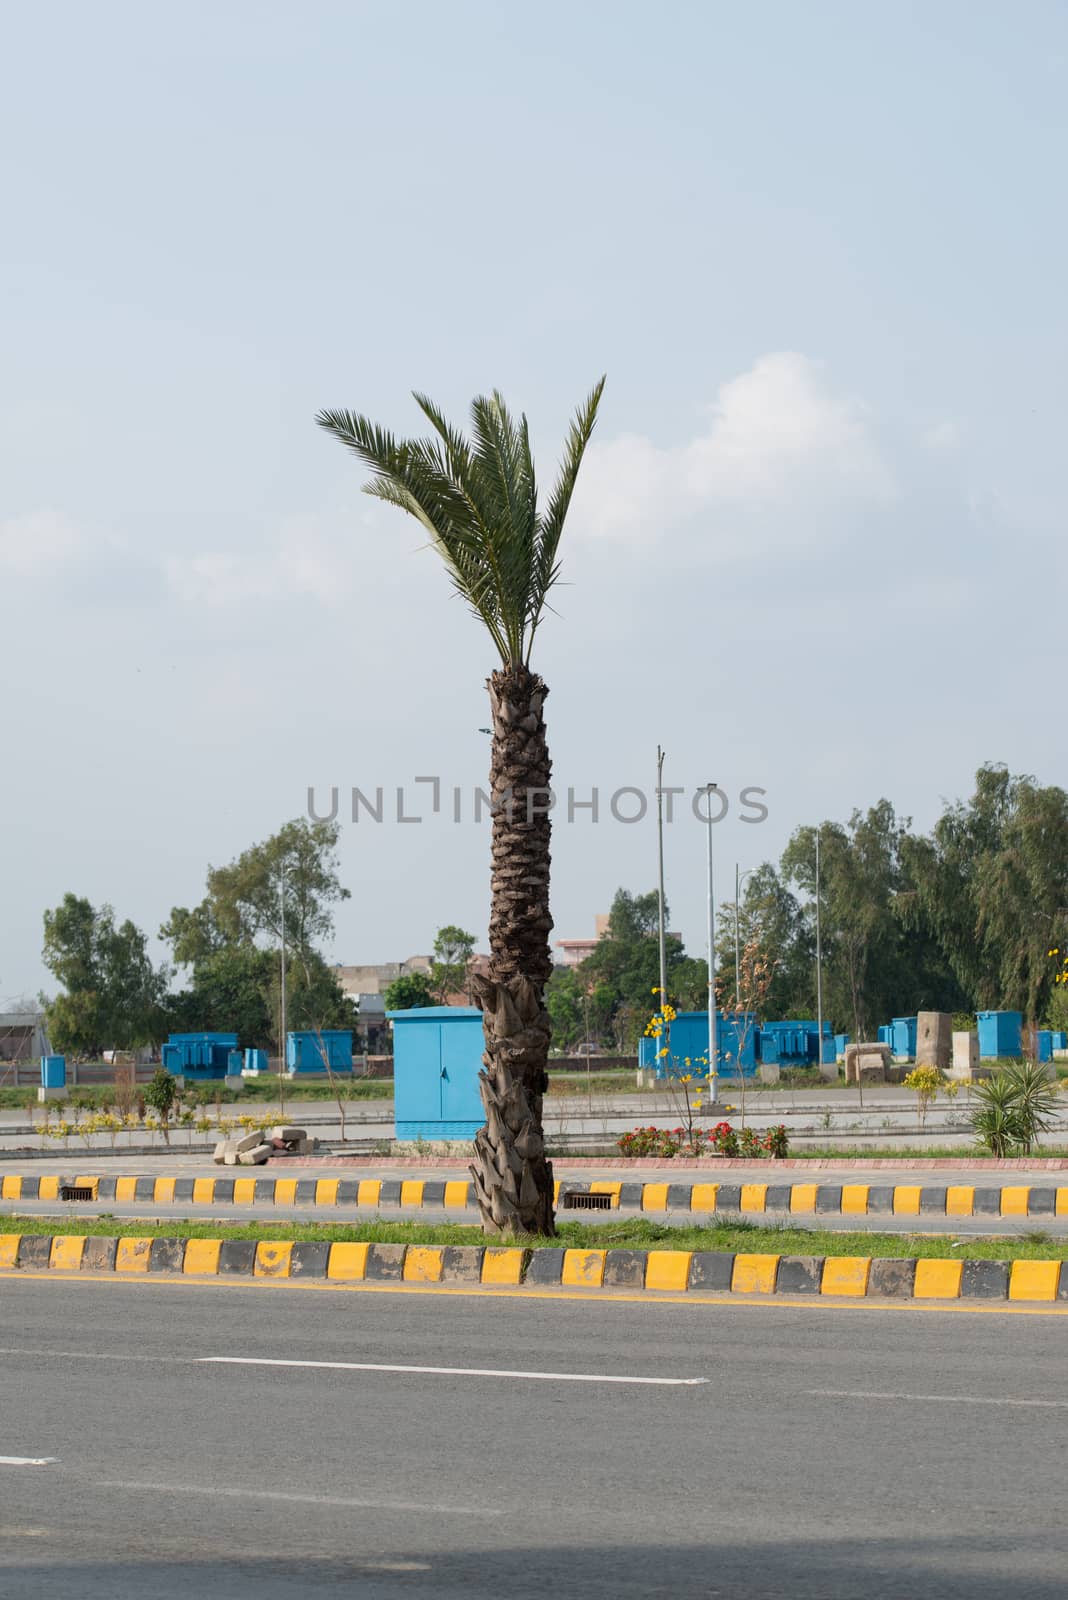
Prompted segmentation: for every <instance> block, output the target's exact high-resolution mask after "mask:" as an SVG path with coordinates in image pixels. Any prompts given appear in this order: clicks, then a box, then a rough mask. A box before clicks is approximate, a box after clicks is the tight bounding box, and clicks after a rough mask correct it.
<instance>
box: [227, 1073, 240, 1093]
mask: <svg viewBox="0 0 1068 1600" xmlns="http://www.w3.org/2000/svg"><path fill="white" fill-rule="evenodd" d="M223 1085H224V1087H225V1088H227V1089H229V1091H230V1093H231V1094H244V1092H245V1080H244V1078H243V1077H242V1076H241V1074H240V1073H239V1072H228V1073H227V1074H226V1077H225V1078H224V1079H223Z"/></svg>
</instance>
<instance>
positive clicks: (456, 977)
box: [430, 923, 475, 1006]
mask: <svg viewBox="0 0 1068 1600" xmlns="http://www.w3.org/2000/svg"><path fill="white" fill-rule="evenodd" d="M474 953H475V936H474V934H473V933H465V932H464V930H463V929H462V928H457V927H456V926H455V924H453V923H449V925H448V926H447V927H444V928H439V929H438V931H437V933H436V934H435V935H434V958H433V960H432V961H431V963H430V987H431V989H432V990H433V992H434V998H435V1003H436V1004H437V1005H440V1006H443V1005H446V1004H447V1003H448V999H449V996H450V995H453V994H462V995H463V996H464V998H465V999H466V997H467V969H468V967H469V965H470V963H471V957H472V956H473V955H474Z"/></svg>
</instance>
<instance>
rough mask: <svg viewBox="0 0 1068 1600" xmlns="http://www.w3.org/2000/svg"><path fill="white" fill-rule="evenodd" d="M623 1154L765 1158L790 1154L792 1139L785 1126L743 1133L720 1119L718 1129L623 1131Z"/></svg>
mask: <svg viewBox="0 0 1068 1600" xmlns="http://www.w3.org/2000/svg"><path fill="white" fill-rule="evenodd" d="M617 1146H618V1149H619V1153H620V1155H624V1156H635V1157H640V1156H653V1157H658V1158H660V1159H661V1160H663V1159H668V1160H670V1159H672V1158H673V1157H675V1156H678V1155H684V1156H705V1155H710V1156H743V1157H744V1158H745V1159H746V1160H762V1159H763V1158H765V1157H768V1156H771V1157H777V1158H778V1159H779V1160H782V1158H783V1157H784V1156H786V1155H788V1154H789V1150H790V1139H789V1135H788V1134H787V1132H786V1128H785V1126H784V1125H783V1124H782V1123H781V1122H780V1123H779V1125H778V1127H775V1128H768V1129H767V1130H766V1131H765V1132H764V1133H757V1132H756V1131H755V1130H754V1129H752V1128H743V1129H742V1130H741V1132H740V1133H739V1132H738V1131H737V1130H736V1129H734V1128H732V1127H731V1125H730V1123H729V1122H717V1124H716V1126H715V1127H714V1128H694V1129H693V1131H692V1133H690V1132H688V1131H687V1130H686V1129H685V1128H635V1129H634V1130H633V1132H631V1133H623V1134H620V1136H619V1139H618V1140H617Z"/></svg>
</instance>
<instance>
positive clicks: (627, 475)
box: [574, 351, 895, 554]
mask: <svg viewBox="0 0 1068 1600" xmlns="http://www.w3.org/2000/svg"><path fill="white" fill-rule="evenodd" d="M707 416H708V424H707V427H706V428H705V430H704V431H703V432H702V433H700V434H698V435H697V436H696V437H695V438H693V439H691V440H689V441H688V442H687V443H686V444H682V445H675V446H665V447H661V446H659V445H656V444H654V443H653V441H652V440H651V439H648V438H646V437H645V436H643V435H640V434H623V435H621V436H620V437H619V438H617V439H612V440H608V441H607V442H605V443H603V444H602V443H600V442H599V441H597V442H595V443H594V444H592V445H591V446H590V449H589V451H588V453H587V458H586V461H585V462H584V464H583V469H582V473H581V474H580V478H579V486H578V490H577V492H576V496H575V508H574V520H575V526H576V530H577V531H579V532H582V531H585V532H587V533H589V534H592V535H595V536H599V537H602V538H608V539H628V540H635V539H637V540H641V541H643V542H644V541H645V540H647V539H648V540H651V539H654V538H656V537H657V536H658V535H659V534H660V533H661V532H662V530H663V528H664V527H665V526H666V525H668V524H671V523H675V522H679V521H681V520H683V519H689V518H693V517H695V516H698V515H700V514H701V513H702V512H705V511H712V510H715V511H716V512H717V513H719V515H718V517H717V528H718V529H719V530H720V532H721V533H722V537H717V539H716V540H714V541H709V543H710V546H714V547H715V548H716V549H717V551H719V552H721V553H730V554H734V553H736V552H737V551H738V550H739V549H741V548H743V547H744V548H746V549H748V550H750V551H753V550H757V549H767V548H768V547H769V546H772V545H775V544H779V543H785V542H787V541H788V540H789V541H791V542H796V540H797V526H796V521H795V513H796V512H798V511H799V510H802V511H804V510H806V509H808V510H811V509H813V508H834V507H837V506H841V505H844V504H856V503H857V502H858V501H866V502H872V501H875V502H885V501H887V500H889V499H892V498H893V496H894V494H895V488H894V482H893V479H892V477H891V474H890V472H889V469H888V468H887V466H886V464H885V463H884V461H883V459H882V457H881V455H880V453H879V450H878V448H877V446H876V444H875V443H874V441H873V439H872V438H871V434H870V431H869V428H868V424H867V419H866V413H865V408H864V407H863V405H862V404H861V403H860V402H859V401H857V400H856V399H853V398H851V397H848V396H841V395H838V394H835V393H834V392H833V391H832V390H831V389H830V387H829V386H828V384H827V383H826V381H825V379H824V377H823V374H822V371H821V369H820V367H819V366H818V365H817V364H816V363H815V362H812V361H810V360H808V358H807V357H805V356H803V355H799V354H797V353H795V352H792V351H780V352H777V353H773V354H770V355H766V356H762V357H761V358H760V359H759V360H758V361H757V362H756V363H755V365H754V366H753V367H751V368H750V370H749V371H748V372H744V373H742V374H741V375H740V376H739V377H737V378H732V379H731V380H730V381H729V382H727V383H725V384H723V385H722V386H721V388H720V390H719V392H718V394H717V395H716V399H715V401H714V402H713V404H712V405H711V406H710V407H709V408H708V413H707Z"/></svg>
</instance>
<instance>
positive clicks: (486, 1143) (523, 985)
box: [471, 667, 555, 1237]
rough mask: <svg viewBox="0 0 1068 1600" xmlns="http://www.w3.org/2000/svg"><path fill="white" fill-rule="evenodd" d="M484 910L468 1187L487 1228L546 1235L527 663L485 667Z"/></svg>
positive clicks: (533, 712) (540, 761) (537, 723)
mask: <svg viewBox="0 0 1068 1600" xmlns="http://www.w3.org/2000/svg"><path fill="white" fill-rule="evenodd" d="M487 688H488V689H489V696H490V709H491V713H492V716H493V753H492V757H491V764H490V785H491V796H492V800H493V808H494V809H493V869H492V871H493V877H492V895H493V904H492V910H491V914H490V956H491V960H490V970H489V974H488V976H486V977H481V976H476V977H475V978H474V980H473V988H474V991H475V999H476V1001H477V1003H478V1005H479V1006H480V1007H481V1009H482V1014H483V1018H482V1020H483V1033H484V1037H485V1045H486V1048H485V1053H484V1055H483V1057H482V1064H483V1070H482V1072H480V1073H479V1083H480V1087H481V1093H482V1105H483V1108H484V1109H485V1112H486V1126H485V1127H484V1128H480V1129H479V1132H478V1133H477V1134H476V1136H475V1164H474V1165H473V1166H472V1167H471V1176H472V1177H473V1179H474V1183H475V1194H476V1195H477V1197H478V1203H479V1207H480V1209H481V1212H482V1225H483V1228H484V1230H485V1231H486V1232H487V1233H495V1234H512V1235H515V1236H517V1237H522V1236H523V1235H526V1234H552V1233H553V1232H554V1231H555V1229H554V1226H553V1170H552V1166H551V1164H550V1163H549V1162H548V1161H547V1160H546V1159H545V1142H544V1138H543V1134H542V1096H543V1095H544V1093H545V1091H546V1089H547V1088H548V1083H549V1080H548V1074H547V1071H546V1067H547V1063H548V1059H549V1041H550V1038H551V1037H552V1023H551V1021H550V1018H549V1013H548V1012H547V1011H546V1009H545V984H546V982H547V981H548V978H549V974H550V973H551V971H552V955H551V953H550V950H549V933H550V931H551V929H552V925H553V923H552V917H551V916H550V915H549V861H550V857H549V838H550V831H551V825H550V822H549V812H548V805H549V778H550V773H551V766H550V762H549V751H548V746H547V744H546V740H545V720H544V717H543V715H542V708H543V706H544V703H545V696H546V694H547V692H548V691H547V690H546V687H545V685H544V683H543V682H542V680H541V678H539V677H538V676H537V674H536V673H532V672H530V671H529V670H528V669H527V668H526V667H511V668H509V669H508V670H507V671H501V672H495V673H494V674H493V676H492V677H491V678H490V679H489V682H488V684H487Z"/></svg>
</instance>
